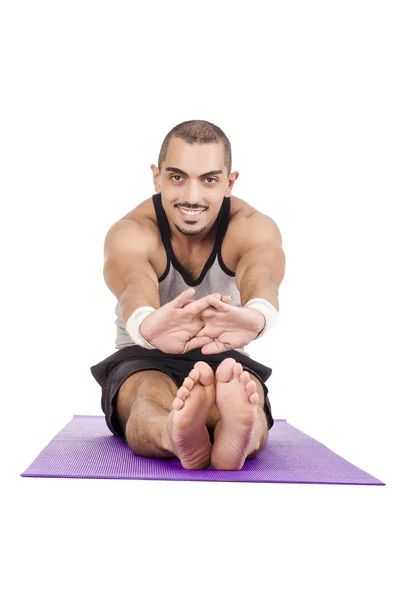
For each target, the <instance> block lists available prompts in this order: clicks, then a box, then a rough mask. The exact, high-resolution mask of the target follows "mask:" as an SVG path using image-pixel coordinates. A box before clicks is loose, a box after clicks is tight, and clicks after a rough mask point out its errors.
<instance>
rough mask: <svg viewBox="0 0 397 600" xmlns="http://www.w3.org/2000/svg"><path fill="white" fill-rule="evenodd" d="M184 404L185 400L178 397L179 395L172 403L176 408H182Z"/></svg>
mask: <svg viewBox="0 0 397 600" xmlns="http://www.w3.org/2000/svg"><path fill="white" fill-rule="evenodd" d="M184 404H185V403H184V401H183V400H181V399H180V398H178V396H177V397H176V398H175V399H174V401H173V403H172V408H174V409H175V410H180V409H181V408H182V406H184Z"/></svg>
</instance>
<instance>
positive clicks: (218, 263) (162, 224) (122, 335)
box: [115, 193, 250, 357]
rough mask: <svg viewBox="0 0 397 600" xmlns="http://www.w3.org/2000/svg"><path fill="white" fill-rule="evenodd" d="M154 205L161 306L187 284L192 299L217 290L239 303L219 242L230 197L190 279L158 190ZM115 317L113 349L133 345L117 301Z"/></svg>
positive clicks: (243, 352)
mask: <svg viewBox="0 0 397 600" xmlns="http://www.w3.org/2000/svg"><path fill="white" fill-rule="evenodd" d="M152 200H153V205H154V209H155V211H156V218H157V224H158V227H159V229H160V233H161V240H162V242H163V245H164V249H165V251H166V253H167V266H166V269H165V271H164V273H163V274H162V275H161V277H159V278H158V282H159V295H160V306H163V305H164V304H167V303H168V302H171V300H173V299H174V298H176V296H178V295H179V294H181V293H182V292H183V291H184V290H186V289H187V288H188V287H194V288H195V289H196V293H195V294H194V296H193V300H199V299H200V298H203V297H204V296H208V294H214V293H215V292H219V293H220V294H222V295H224V296H228V295H229V296H231V297H232V302H231V304H232V305H233V306H241V302H240V292H239V290H238V288H237V285H236V281H235V273H233V272H232V271H230V270H229V269H228V268H227V266H226V265H225V263H224V262H223V260H222V256H221V246H222V242H223V239H224V237H225V234H226V230H227V228H228V224H229V218H230V197H228V198H226V197H225V198H224V199H223V202H222V206H221V208H220V211H219V213H218V216H217V218H216V221H215V229H216V239H215V244H214V247H213V249H212V252H211V255H210V256H209V258H208V260H207V262H206V263H205V265H204V267H203V270H202V272H201V274H200V276H199V277H198V278H197V279H192V278H191V276H190V275H189V273H187V272H186V271H185V269H184V268H183V267H182V265H181V264H180V263H179V261H178V259H177V258H176V256H175V254H174V251H173V249H172V245H171V230H170V226H169V223H168V219H167V215H166V214H165V211H164V208H163V205H162V202H161V193H160V194H153V196H152ZM115 312H116V316H117V319H116V320H115V324H116V326H117V332H116V346H115V347H116V349H117V350H120V349H121V348H125V347H126V346H136V345H137V344H135V342H133V341H132V339H131V337H130V335H129V333H128V332H127V331H126V329H125V326H124V323H123V320H122V310H121V306H120V303H119V302H117V304H116V308H115ZM245 348H246V347H245V346H243V347H242V348H236V350H238V351H239V352H241V353H242V354H245V355H246V356H248V357H250V354H249V353H248V352H247V351H246V350H245Z"/></svg>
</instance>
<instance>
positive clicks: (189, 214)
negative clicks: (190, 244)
mask: <svg viewBox="0 0 397 600" xmlns="http://www.w3.org/2000/svg"><path fill="white" fill-rule="evenodd" d="M177 208H178V210H179V212H180V213H181V214H182V215H183V216H184V217H185V218H187V219H190V220H192V219H198V218H199V217H200V215H202V214H203V212H205V211H206V210H207V209H206V208H201V209H200V210H192V211H188V212H186V211H187V210H188V209H184V208H182V207H181V206H177Z"/></svg>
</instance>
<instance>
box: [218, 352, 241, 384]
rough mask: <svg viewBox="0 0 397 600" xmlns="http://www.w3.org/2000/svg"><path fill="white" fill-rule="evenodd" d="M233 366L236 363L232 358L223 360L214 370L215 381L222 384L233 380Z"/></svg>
mask: <svg viewBox="0 0 397 600" xmlns="http://www.w3.org/2000/svg"><path fill="white" fill-rule="evenodd" d="M235 364H237V363H236V361H235V360H234V358H231V357H229V358H225V360H223V361H222V362H221V364H220V365H218V367H217V369H216V372H215V376H216V379H217V381H221V382H223V383H227V382H228V381H230V380H231V379H232V378H233V365H235Z"/></svg>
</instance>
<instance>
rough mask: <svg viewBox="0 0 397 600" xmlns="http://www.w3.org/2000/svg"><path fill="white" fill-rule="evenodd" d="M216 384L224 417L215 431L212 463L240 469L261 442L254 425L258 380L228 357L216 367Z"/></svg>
mask: <svg viewBox="0 0 397 600" xmlns="http://www.w3.org/2000/svg"><path fill="white" fill-rule="evenodd" d="M215 388H216V397H215V403H216V405H217V407H218V409H219V413H220V415H221V418H220V421H219V423H218V424H217V426H216V428H215V431H214V446H213V449H212V454H211V465H212V466H213V467H214V468H216V469H222V470H232V471H238V470H240V469H241V467H242V466H243V465H244V462H245V459H246V457H247V456H248V454H250V453H251V452H253V451H254V450H257V449H258V448H259V444H260V439H256V438H258V432H257V431H256V428H255V425H256V423H257V419H258V402H259V396H258V392H257V387H256V382H255V381H253V380H252V379H251V378H250V376H249V373H248V372H247V371H244V370H243V367H242V365H241V364H240V363H238V362H236V361H235V360H234V358H225V360H224V361H222V362H221V364H220V365H219V366H218V368H217V370H216V373H215Z"/></svg>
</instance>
